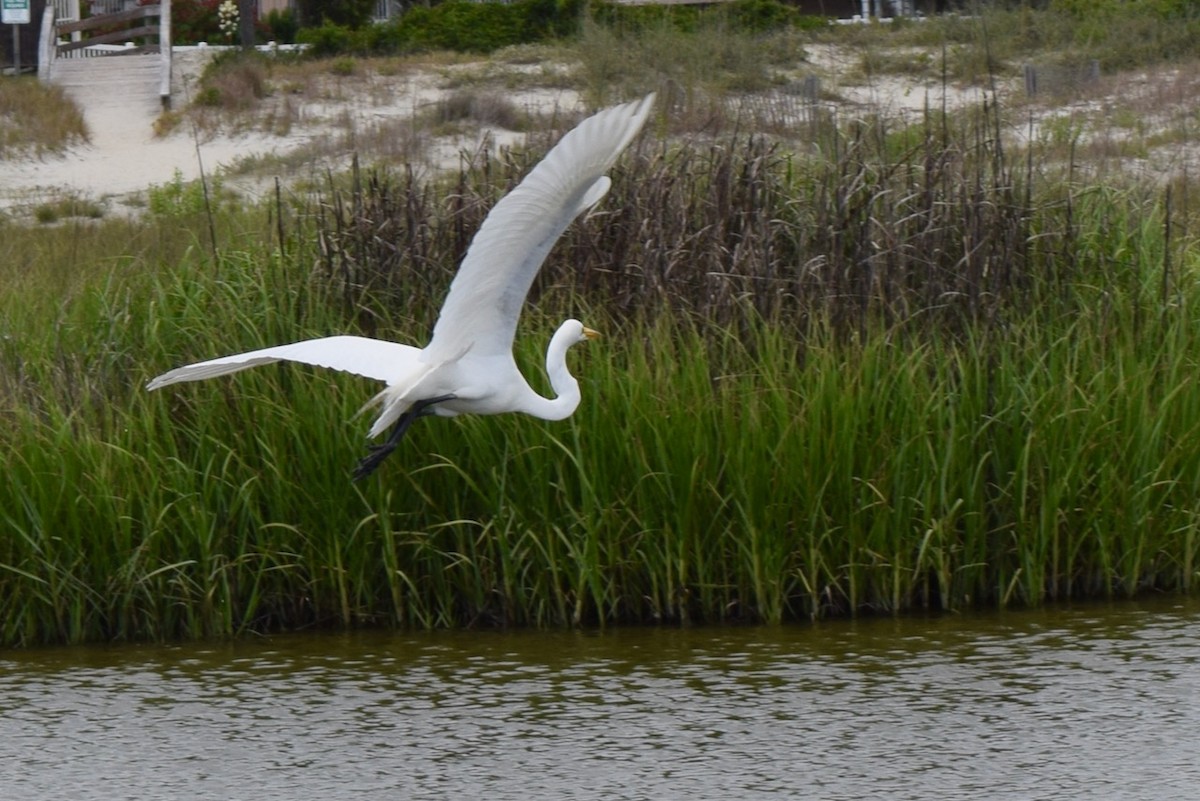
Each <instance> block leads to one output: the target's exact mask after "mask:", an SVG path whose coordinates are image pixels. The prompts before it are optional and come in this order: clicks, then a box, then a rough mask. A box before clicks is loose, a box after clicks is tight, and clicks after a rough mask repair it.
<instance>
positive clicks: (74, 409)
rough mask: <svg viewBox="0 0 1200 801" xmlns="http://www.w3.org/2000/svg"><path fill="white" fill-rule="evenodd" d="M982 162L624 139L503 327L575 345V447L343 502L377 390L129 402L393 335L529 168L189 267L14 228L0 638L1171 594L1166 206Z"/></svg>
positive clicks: (1186, 374)
mask: <svg viewBox="0 0 1200 801" xmlns="http://www.w3.org/2000/svg"><path fill="white" fill-rule="evenodd" d="M989 128H990V125H989V123H988V121H987V120H986V119H982V120H972V119H968V118H963V119H961V120H957V121H943V120H940V119H938V120H932V119H931V120H930V121H928V122H927V124H926V125H925V126H924V127H922V128H918V129H913V130H896V131H891V130H888V129H887V128H886V127H885V126H883V125H882V124H879V125H875V126H866V127H863V126H857V127H852V128H851V129H849V130H847V131H845V132H843V133H842V134H839V135H836V136H833V135H831V136H832V138H831V139H829V140H828V144H829V148H827V151H826V152H828V153H829V154H831V155H830V156H829V157H828V158H825V159H818V160H807V159H806V160H801V159H798V158H797V157H795V156H793V155H791V154H787V153H779V152H777V151H776V150H774V149H773V148H772V147H771V146H770V145H769V144H768V143H766V142H765V141H763V140H759V139H756V138H750V139H745V138H732V139H729V140H728V141H725V142H719V143H715V144H713V145H711V146H704V147H699V148H677V147H670V148H667V147H664V146H662V145H659V144H656V143H655V142H654V141H653V139H650V140H647V141H646V142H643V143H642V145H641V146H640V148H639V149H637V150H636V152H631V153H630V154H629V156H628V157H627V159H626V160H625V161H623V162H622V165H621V166H620V168H619V169H618V170H617V171H616V173H615V175H614V179H615V180H614V187H613V194H612V196H611V198H610V201H608V202H606V205H605V206H604V208H603V209H602V210H601V211H600V212H599V213H597V214H596V215H594V216H593V217H592V218H591V219H590V220H589V221H588V222H587V223H586V224H583V225H579V226H576V227H574V228H573V229H572V231H571V232H570V233H569V235H568V236H567V237H566V238H565V239H564V241H563V243H562V244H561V246H560V247H559V248H558V249H557V250H556V252H555V254H554V255H553V256H552V258H551V262H550V263H549V264H548V265H547V269H546V270H545V271H544V274H543V276H542V278H541V279H540V280H539V282H538V285H537V287H535V292H534V295H535V299H536V305H535V307H534V308H531V310H530V313H528V314H527V315H526V318H525V320H524V323H523V333H522V336H521V337H520V344H519V347H520V351H521V352H520V361H521V363H522V364H523V365H524V366H525V369H526V370H527V372H529V373H530V374H532V375H535V376H540V362H541V353H542V352H543V349H544V346H545V342H546V340H547V339H548V336H549V332H550V331H551V330H552V329H553V326H554V324H555V323H556V322H557V319H558V318H559V317H560V316H562V315H565V314H568V313H570V314H578V315H580V316H582V317H583V318H584V319H586V320H587V321H588V322H589V323H590V324H592V325H593V326H594V327H598V328H602V329H603V330H604V331H605V332H606V334H607V336H606V338H605V339H604V340H602V341H601V342H599V343H593V344H592V345H589V346H588V347H586V348H581V349H578V351H579V352H576V353H573V355H572V361H573V365H574V370H575V372H576V373H577V374H578V375H579V376H580V377H581V382H582V385H583V389H584V402H583V405H582V406H581V408H580V411H579V413H577V414H576V415H575V416H574V417H573V418H571V419H570V420H569V421H566V422H563V423H559V424H549V423H545V422H542V421H538V420H532V419H527V418H521V417H516V416H508V417H501V418H468V419H461V420H454V421H446V420H433V421H425V422H422V423H421V424H420V425H418V426H417V427H416V429H415V430H414V431H413V432H412V434H410V437H409V439H408V441H407V442H406V443H405V444H404V447H403V448H402V449H401V451H400V452H399V453H398V454H397V455H396V456H394V457H393V458H392V459H391V460H389V463H388V464H387V465H385V467H384V469H383V470H382V471H381V472H380V474H379V475H378V476H377V477H375V478H373V479H372V480H371V481H368V482H364V483H363V484H354V483H351V481H350V478H349V472H350V470H351V468H352V467H353V465H354V463H355V461H356V459H357V457H358V456H359V455H361V453H362V446H363V442H362V437H363V434H364V431H365V429H366V421H365V420H363V419H359V420H352V419H351V418H352V417H353V415H354V413H355V412H356V411H357V409H358V407H359V406H360V405H361V404H362V402H363V401H365V400H366V399H367V398H368V397H369V396H370V394H371V393H373V392H374V391H375V386H374V384H372V383H371V382H368V381H365V380H363V379H358V378H355V377H352V376H341V375H335V374H329V373H324V372H320V371H316V370H309V369H305V368H300V367H295V366H292V367H280V368H262V369H257V370H254V371H250V372H247V373H244V374H241V375H239V376H236V377H233V378H230V379H224V380H219V381H213V382H207V383H200V384H194V385H183V386H180V387H172V388H170V389H169V390H166V391H163V392H158V393H154V394H149V393H146V392H145V391H144V390H143V389H142V387H143V385H144V383H145V381H146V380H147V379H148V378H150V377H151V376H153V375H154V374H156V373H158V372H161V371H163V370H165V369H167V368H169V367H172V366H175V365H177V364H180V363H183V362H187V361H192V360H195V359H200V358H206V357H209V356H213V355H217V354H222V353H228V352H235V351H239V350H247V349H252V348H256V347H262V346H265V345H268V344H277V343H280V342H285V341H291V340H295V339H299V338H303V337H308V336H320V335H325V334H329V333H335V332H341V331H347V330H349V331H361V332H364V333H368V334H377V335H380V336H388V337H396V338H400V339H404V340H407V341H416V342H420V341H423V339H424V337H425V336H426V332H427V331H428V328H429V325H430V323H431V321H432V319H433V318H434V316H435V314H436V308H437V304H438V303H439V302H440V298H441V295H442V293H443V292H444V288H445V286H446V285H447V284H448V281H449V277H450V275H451V274H452V271H453V265H454V263H455V261H456V258H457V254H459V253H461V251H462V248H463V247H464V245H465V243H466V241H467V239H468V238H469V236H470V234H471V233H472V232H473V231H474V230H475V227H476V226H477V224H478V221H479V219H481V218H482V216H483V215H484V214H485V213H486V210H487V208H488V207H489V206H490V204H491V203H492V202H494V200H495V199H496V198H497V197H498V196H499V195H500V194H501V193H502V191H503V190H504V188H505V187H506V186H508V185H510V184H511V182H512V181H513V180H514V179H515V178H516V177H517V175H519V173H520V172H521V171H522V170H523V169H525V168H526V167H527V166H528V165H529V164H531V163H532V162H533V161H534V160H535V155H526V156H518V155H516V154H514V155H513V156H512V157H511V158H509V159H508V160H506V161H505V162H504V163H500V162H489V163H487V164H479V165H476V167H475V168H474V169H473V170H472V171H471V172H470V173H468V174H464V175H463V176H462V177H461V178H460V179H459V180H458V181H457V182H451V183H449V184H446V185H444V186H442V185H438V186H431V185H428V184H425V183H422V182H419V181H416V180H415V179H413V178H412V177H411V176H405V175H401V176H398V177H390V178H388V177H380V176H371V175H366V174H364V175H359V176H358V177H357V178H356V179H355V180H353V181H351V182H349V183H348V184H347V185H346V186H347V187H348V188H341V189H338V190H336V191H334V190H329V189H327V190H326V191H325V192H324V193H323V195H322V196H321V197H319V198H309V199H306V200H303V201H302V202H298V203H297V204H295V205H293V206H284V207H283V208H279V207H273V208H271V209H261V210H254V211H247V212H242V213H239V212H236V211H234V210H229V209H226V210H224V211H223V212H222V213H221V215H220V216H219V217H218V219H217V220H216V221H215V230H216V236H217V240H218V243H219V245H220V247H219V248H218V251H219V255H216V256H214V255H213V250H212V248H211V247H210V237H211V234H210V231H209V225H208V221H207V219H206V218H205V217H204V215H203V214H202V213H200V212H195V211H193V212H191V213H184V212H183V211H180V212H179V213H178V214H177V215H176V216H168V217H163V216H157V215H154V214H151V215H148V216H147V218H146V219H145V220H143V221H141V222H128V221H109V222H101V223H96V224H87V225H79V226H77V227H75V228H66V227H64V228H61V229H58V230H54V231H50V230H46V229H34V228H17V227H14V226H10V227H7V228H5V229H4V231H3V234H4V236H3V237H0V243H3V244H0V248H3V249H4V253H3V255H4V256H5V258H4V259H0V263H3V264H6V265H10V266H8V267H6V272H4V273H3V274H2V275H0V281H3V285H4V291H3V293H0V418H2V419H3V426H2V429H0V443H2V447H3V449H4V452H5V454H6V480H5V481H4V482H0V514H2V515H3V519H2V521H0V522H2V525H3V536H2V537H0V642H3V643H6V644H12V643H31V642H40V641H78V640H90V639H109V638H143V637H180V636H183V637H191V636H213V635H228V634H236V633H239V632H245V631H268V630H275V629H281V628H300V627H306V626H331V625H332V626H355V625H398V626H454V625H484V626H491V625H570V624H580V623H582V624H595V623H622V622H646V621H668V622H674V621H724V620H747V621H779V620H791V619H806V618H809V617H813V616H823V615H829V614H846V613H861V612H866V611H882V612H891V611H903V610H910V609H926V608H931V609H956V608H963V607H967V606H972V605H1006V604H1014V603H1020V604H1037V603H1042V602H1045V601H1047V600H1058V599H1067V598H1080V597H1091V596H1108V595H1132V594H1136V593H1139V592H1145V591H1158V590H1163V591H1186V590H1189V589H1191V588H1192V587H1194V585H1195V582H1196V579H1197V557H1198V555H1200V538H1198V536H1197V531H1198V528H1200V449H1198V448H1197V447H1196V445H1195V442H1196V440H1197V434H1198V433H1200V432H1198V430H1197V429H1198V427H1200V385H1198V384H1197V382H1196V381H1195V379H1194V376H1195V374H1196V367H1197V364H1196V362H1197V356H1196V353H1197V349H1196V346H1197V338H1198V337H1200V323H1198V322H1197V321H1198V320H1200V314H1198V312H1200V309H1198V308H1197V304H1198V303H1200V294H1198V288H1197V286H1196V281H1195V273H1194V271H1195V267H1196V264H1195V259H1194V256H1193V255H1192V253H1191V251H1190V250H1189V249H1188V248H1187V247H1186V245H1187V241H1186V240H1187V236H1186V232H1187V230H1188V229H1189V227H1190V222H1189V220H1188V218H1187V217H1186V215H1184V214H1183V213H1182V212H1181V210H1180V208H1181V207H1182V206H1186V204H1181V203H1180V202H1179V200H1178V195H1177V196H1176V199H1175V200H1173V201H1172V202H1171V203H1170V204H1169V205H1168V202H1167V201H1168V198H1169V197H1170V196H1169V195H1168V194H1167V193H1165V192H1163V191H1160V190H1157V189H1155V190H1152V191H1145V192H1143V191H1138V190H1136V189H1132V188H1131V189H1125V190H1120V191H1117V190H1113V189H1105V188H1101V187H1081V186H1072V185H1069V184H1067V185H1063V184H1061V183H1058V182H1055V183H1053V184H1047V186H1044V187H1043V186H1041V185H1039V184H1038V182H1037V180H1035V176H1036V175H1037V174H1038V173H1037V171H1035V170H1032V169H1029V168H1028V166H1027V165H1016V166H1015V167H1014V166H1012V165H1009V164H1008V163H1007V162H1006V161H1005V159H1004V157H1003V154H1002V153H1000V152H998V151H997V150H996V148H995V147H994V143H993V142H991V141H990V140H989V139H988V138H987V134H986V132H987V130H989ZM1182 190H1183V188H1178V189H1177V190H1176V191H1177V192H1182ZM281 216H282V221H281V220H280V217H281ZM1168 223H1170V224H1168ZM281 232H282V237H281V236H280V233H281ZM281 240H282V241H281ZM64 299H65V300H64ZM535 384H536V382H535Z"/></svg>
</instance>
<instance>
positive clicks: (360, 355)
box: [146, 336, 421, 389]
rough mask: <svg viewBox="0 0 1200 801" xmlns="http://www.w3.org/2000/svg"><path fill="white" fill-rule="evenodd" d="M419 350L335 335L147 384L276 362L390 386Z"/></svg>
mask: <svg viewBox="0 0 1200 801" xmlns="http://www.w3.org/2000/svg"><path fill="white" fill-rule="evenodd" d="M420 352H421V351H420V350H418V349H417V348H414V347H412V346H410V345H401V344H400V343H398V342H386V341H384V340H382V339H369V338H367V337H354V336H336V337H325V338H323V339H306V340H304V341H303V342H293V343H292V344H290V345H278V346H276V347H273V348H263V349H262V350H252V351H249V352H248V353H238V354H235V355H233V356H223V357H221V358H219V359H209V360H208V361H205V362H197V363H196V364H189V365H187V366H185V367H177V368H176V369H174V370H171V371H169V372H166V373H163V374H162V375H160V376H159V377H158V378H156V379H154V380H153V381H151V382H150V383H149V384H147V385H146V389H158V388H159V387H165V386H167V385H168V384H177V383H179V382H181V381H200V380H201V379H204V378H214V377H216V376H220V375H228V374H230V373H236V372H238V371H239V370H245V369H247V368H249V367H256V366H258V365H260V364H270V363H271V362H277V361H289V362H301V363H302V364H311V365H315V366H317V367H329V368H331V369H333V370H342V371H344V372H347V373H354V374H356V375H361V376H366V377H367V378H375V379H378V380H380V381H387V382H389V383H391V382H393V381H395V380H397V379H398V378H399V377H400V376H402V375H404V374H405V373H406V372H408V370H409V369H410V368H411V366H412V365H413V364H415V363H416V361H417V356H418V355H419V354H420Z"/></svg>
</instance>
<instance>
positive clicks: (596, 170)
mask: <svg viewBox="0 0 1200 801" xmlns="http://www.w3.org/2000/svg"><path fill="white" fill-rule="evenodd" d="M653 102H654V95H653V94H651V95H648V96H647V97H645V98H643V99H642V100H639V101H634V102H632V103H626V104H624V105H620V106H615V107H613V108H609V109H605V110H604V111H601V112H599V113H597V114H595V115H593V116H591V117H589V118H587V119H585V120H584V121H583V122H581V123H580V124H579V125H578V126H576V127H575V128H574V129H573V130H571V131H570V132H568V133H567V134H566V135H565V136H563V138H562V139H561V140H559V142H558V144H557V145H555V146H554V148H552V149H551V150H550V152H549V153H547V154H546V157H545V158H544V159H543V160H542V161H541V162H539V163H538V165H537V166H536V167H534V168H533V170H532V171H531V172H530V173H529V175H527V176H526V177H525V179H524V180H523V181H521V183H520V184H519V185H518V186H517V187H516V188H515V189H513V190H512V191H511V192H509V193H508V195H506V196H505V197H504V198H503V199H501V200H500V202H499V203H497V204H496V206H495V208H493V209H492V211H491V213H490V214H488V216H487V219H485V220H484V221H483V225H481V226H480V228H479V231H477V232H476V234H475V238H474V239H473V240H472V241H471V245H470V247H469V248H468V249H467V255H466V256H465V257H464V258H463V262H462V265H461V266H460V267H459V270H458V274H457V275H456V276H455V278H454V281H453V282H452V283H451V284H450V291H449V293H448V294H447V295H446V301H445V303H443V304H442V310H441V313H440V314H439V316H438V320H437V324H436V325H435V326H434V328H433V336H432V338H431V339H430V340H429V344H428V345H426V346H425V347H424V348H423V349H418V348H414V347H411V346H409V345H401V344H399V343H397V342H387V341H384V340H379V339H370V338H367V337H358V336H332V337H324V338H321V339H309V340H304V341H301V342H295V343H292V344H290V345H280V346H277V347H271V348H263V349H261V350H253V351H250V352H248V353H239V354H236V355H233V356H224V357H222V358H219V359H210V360H209V361H204V362H198V363H196V364H190V365H187V366H185V367H179V368H176V369H174V370H171V371H170V372H167V373H163V374H162V375H160V376H159V377H158V378H155V379H154V380H153V381H151V382H150V383H149V384H147V385H146V388H147V389H150V390H154V389H158V388H159V387H165V386H167V385H169V384H176V383H179V382H181V381H199V380H200V379H204V378H213V377H214V376H220V375H228V374H229V373H236V372H238V371H239V370H245V369H246V368H248V367H254V366H256V365H260V364H269V363H270V362H276V361H281V360H282V361H292V362H302V363H304V364H311V365H317V366H320V367H329V368H332V369H334V370H344V371H346V372H350V373H356V374H358V375H362V376H366V377H368V378H374V379H377V380H380V381H384V382H386V383H387V386H386V387H385V388H384V389H383V390H382V391H381V392H379V394H377V395H376V396H375V397H374V398H373V399H371V400H370V401H369V402H368V403H367V405H366V406H365V407H364V410H365V409H369V408H371V407H375V406H378V407H379V408H380V413H379V417H378V418H376V420H375V423H374V425H372V426H371V430H370V432H369V436H370V437H372V438H374V437H378V436H379V435H380V434H382V433H383V432H384V431H385V430H387V428H388V426H393V428H392V433H391V434H390V436H388V438H387V440H386V441H385V442H384V443H383V444H381V445H375V446H372V447H371V453H370V454H369V455H368V456H366V457H365V458H363V459H362V460H361V461H359V463H358V467H357V469H356V470H355V471H354V477H355V479H361V478H364V477H366V476H368V475H370V474H371V472H372V471H374V470H375V468H377V467H378V466H379V464H380V463H381V462H382V461H383V460H384V459H385V458H386V457H387V455H388V454H389V453H391V452H392V451H393V450H395V448H396V446H397V445H398V444H399V442H400V439H401V438H402V437H403V436H404V433H405V432H406V431H408V428H409V426H411V425H412V424H413V422H414V421H415V420H416V419H417V418H419V417H424V416H426V415H429V414H437V415H441V416H445V417H452V416H454V415H458V414H465V413H474V414H499V413H501V412H524V413H525V414H530V415H533V416H534V417H540V418H542V419H543V420H562V419H564V418H566V417H569V416H570V415H571V414H572V413H573V412H574V411H575V409H576V407H578V406H579V400H580V395H579V383H578V382H577V381H576V380H575V378H574V377H573V376H572V375H571V373H570V371H568V370H567V363H566V355H567V350H568V349H569V348H570V347H571V346H572V345H574V344H576V343H578V342H583V341H584V340H586V339H591V338H593V337H595V336H597V334H596V332H595V331H592V330H591V329H588V328H585V327H584V326H583V323H581V322H579V321H578V320H567V321H566V322H565V323H563V324H562V325H561V326H559V328H558V330H557V331H556V332H555V333H554V336H553V337H552V338H551V340H550V347H549V348H547V350H546V372H547V373H548V374H549V378H550V386H551V387H553V389H554V391H555V393H556V394H557V397H555V398H543V397H542V396H541V395H538V394H537V393H536V392H534V391H533V389H532V388H530V386H529V384H528V383H527V382H526V381H525V378H524V376H522V375H521V371H520V370H518V369H517V364H516V362H515V361H514V360H513V355H512V344H513V337H514V335H515V334H516V328H517V318H518V317H519V316H520V314H521V306H522V305H523V304H524V302H525V296H526V295H527V294H528V293H529V287H530V286H531V285H532V284H533V279H534V276H536V275H537V271H538V269H539V268H540V267H541V265H542V262H543V261H544V260H545V258H546V254H547V253H549V251H550V248H551V247H552V246H553V245H554V242H555V241H556V240H557V239H558V237H559V236H560V235H561V234H562V232H563V230H564V229H566V227H567V225H569V224H570V222H571V221H572V220H573V219H575V218H576V217H577V216H579V215H580V214H581V213H583V212H585V211H587V210H588V209H590V208H592V207H593V206H594V205H596V203H598V202H599V201H600V199H601V198H603V197H604V195H605V194H606V193H607V192H608V188H609V185H610V184H611V181H610V180H609V178H608V177H607V176H606V175H605V173H606V172H607V171H608V170H609V168H610V167H612V165H613V163H614V162H615V161H616V160H617V157H618V156H619V155H620V154H621V151H623V150H624V149H625V148H626V146H628V145H629V143H630V142H631V141H633V138H634V137H635V136H636V135H637V133H638V131H640V130H641V128H642V125H643V124H644V123H645V121H646V118H647V116H649V114H650V108H651V106H652V105H653Z"/></svg>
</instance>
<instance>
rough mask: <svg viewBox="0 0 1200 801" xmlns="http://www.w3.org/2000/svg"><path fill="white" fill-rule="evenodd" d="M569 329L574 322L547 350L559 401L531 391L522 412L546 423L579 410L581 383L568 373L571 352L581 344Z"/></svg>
mask: <svg viewBox="0 0 1200 801" xmlns="http://www.w3.org/2000/svg"><path fill="white" fill-rule="evenodd" d="M569 328H570V322H567V323H563V324H562V325H561V326H559V329H558V330H557V331H555V332H554V336H553V337H552V338H551V339H550V347H548V348H547V349H546V374H547V375H548V376H549V377H550V386H551V387H552V388H553V389H554V393H555V394H556V395H557V397H555V398H543V397H542V396H541V395H538V394H537V393H536V392H533V391H530V392H529V395H528V397H527V398H526V399H525V402H524V403H523V404H522V408H521V409H520V411H522V412H525V413H526V414H530V415H533V416H534V417H540V418H541V419H543V420H565V419H566V418H568V417H570V416H571V415H572V414H574V412H575V409H577V408H578V407H579V400H580V394H579V382H578V381H576V380H575V376H573V375H571V372H570V371H569V370H568V369H567V351H568V350H569V349H570V347H571V346H572V345H574V344H575V343H576V342H577V341H578V340H577V336H578V335H577V334H575V333H574V332H573V331H572V330H568V329H569Z"/></svg>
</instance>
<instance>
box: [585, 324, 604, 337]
mask: <svg viewBox="0 0 1200 801" xmlns="http://www.w3.org/2000/svg"><path fill="white" fill-rule="evenodd" d="M583 335H584V336H585V337H587V338H588V339H599V338H600V332H599V331H593V330H592V329H590V328H588V327H586V326H585V327H584V329H583Z"/></svg>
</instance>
